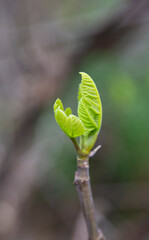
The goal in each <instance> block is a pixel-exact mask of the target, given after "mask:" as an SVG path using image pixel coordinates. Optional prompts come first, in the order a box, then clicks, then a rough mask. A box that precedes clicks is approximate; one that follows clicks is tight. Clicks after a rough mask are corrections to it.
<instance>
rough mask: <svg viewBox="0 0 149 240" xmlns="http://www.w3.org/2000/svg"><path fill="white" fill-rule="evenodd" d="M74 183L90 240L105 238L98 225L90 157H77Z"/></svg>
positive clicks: (103, 239) (102, 239)
mask: <svg viewBox="0 0 149 240" xmlns="http://www.w3.org/2000/svg"><path fill="white" fill-rule="evenodd" d="M74 185H75V186H76V189H77V192H78V196H79V200H80V203H81V207H82V211H83V214H84V218H85V221H86V225H87V229H88V234H89V240H105V238H104V235H103V233H102V231H101V230H100V229H98V227H97V223H96V219H95V210H94V203H93V197H92V191H91V186H90V175H89V158H88V157H84V158H83V159H82V158H81V159H80V158H79V157H78V158H77V171H76V173H75V180H74Z"/></svg>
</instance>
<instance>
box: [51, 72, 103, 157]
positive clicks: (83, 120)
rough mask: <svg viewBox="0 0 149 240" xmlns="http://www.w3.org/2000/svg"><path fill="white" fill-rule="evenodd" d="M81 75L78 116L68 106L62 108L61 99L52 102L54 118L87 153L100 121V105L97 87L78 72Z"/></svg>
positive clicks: (84, 74)
mask: <svg viewBox="0 0 149 240" xmlns="http://www.w3.org/2000/svg"><path fill="white" fill-rule="evenodd" d="M80 74H81V76H82V80H81V83H80V85H79V92H78V117H77V116H75V115H73V114H72V111H71V109H70V108H66V109H65V110H64V107H63V104H62V102H61V100H60V99H59V98H58V99H57V100H56V101H55V103H54V114H55V119H56V121H57V123H58V125H59V126H60V127H61V129H62V130H63V131H64V132H65V133H66V135H67V136H68V137H69V138H71V140H73V142H75V143H76V144H77V142H76V140H75V141H74V139H75V138H76V137H80V139H79V148H80V149H81V151H82V152H83V153H85V154H89V152H90V151H91V149H92V147H93V146H94V144H95V141H96V139H97V136H98V133H99V131H100V128H101V122H102V105H101V100H100V96H99V93H98V90H97V87H96V85H95V83H94V81H93V80H92V78H91V77H90V76H89V75H88V74H86V73H84V72H80Z"/></svg>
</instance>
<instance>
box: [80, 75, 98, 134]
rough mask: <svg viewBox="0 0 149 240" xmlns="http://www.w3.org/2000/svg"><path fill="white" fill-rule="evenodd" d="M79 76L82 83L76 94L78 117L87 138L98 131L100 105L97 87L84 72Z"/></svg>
mask: <svg viewBox="0 0 149 240" xmlns="http://www.w3.org/2000/svg"><path fill="white" fill-rule="evenodd" d="M80 74H81V75H82V81H81V84H80V86H79V93H78V98H79V104H78V116H79V119H80V120H81V121H82V122H83V124H84V126H85V128H86V131H85V133H84V135H85V136H88V135H90V134H92V133H93V132H94V133H95V132H98V131H99V130H100V127H101V122H102V105H101V100H100V96H99V93H98V90H97V87H96V85H95V83H94V81H93V80H92V78H91V77H90V76H89V75H88V74H86V73H84V72H80Z"/></svg>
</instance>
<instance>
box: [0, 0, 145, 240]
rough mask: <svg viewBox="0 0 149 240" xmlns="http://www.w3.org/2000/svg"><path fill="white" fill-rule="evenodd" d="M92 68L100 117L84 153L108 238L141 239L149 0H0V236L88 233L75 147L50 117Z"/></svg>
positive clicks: (73, 238)
mask: <svg viewBox="0 0 149 240" xmlns="http://www.w3.org/2000/svg"><path fill="white" fill-rule="evenodd" d="M79 71H84V72H87V73H88V74H90V75H91V76H92V78H93V79H94V81H95V82H96V85H97V87H98V89H99V92H100V95H101V99H102V103H103V124H102V129H101V132H100V135H99V138H98V142H97V144H101V145H102V149H101V150H100V151H99V152H98V153H97V154H96V155H95V156H94V157H93V158H92V159H91V161H90V164H91V168H90V173H91V182H92V188H93V195H94V199H95V206H96V216H97V220H98V224H99V226H100V227H101V228H102V229H103V232H104V234H105V235H106V237H107V240H126V239H127V240H129V239H130V240H140V239H141V240H148V239H149V211H148V210H149V146H148V145H149V0H119V1H118V0H105V1H99V0H98V1H97V0H93V1H88V0H86V1H84V0H83V1H78V0H75V1H74V0H71V1H67V0H61V1H58V0H13V1H12V0H1V1H0V240H34V239H36V240H59V239H61V240H67V239H68V240H87V232H86V227H85V224H84V220H83V218H82V215H81V213H80V205H79V201H78V198H77V194H76V190H75V187H74V186H73V178H74V172H75V170H76V160H75V158H76V156H75V151H74V148H73V146H72V143H71V142H70V141H69V139H68V138H67V137H66V136H65V135H64V133H63V132H62V131H61V130H60V129H59V127H58V126H57V124H56V122H55V119H54V115H53V103H54V101H55V99H56V98H57V97H60V98H61V99H62V100H63V102H64V105H65V107H67V106H70V107H72V109H73V113H74V114H76V112H77V91H78V84H79V83H80V75H79V74H78V72H79Z"/></svg>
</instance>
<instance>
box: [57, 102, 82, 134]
mask: <svg viewBox="0 0 149 240" xmlns="http://www.w3.org/2000/svg"><path fill="white" fill-rule="evenodd" d="M54 114H55V119H56V121H57V123H58V124H59V126H60V127H61V129H62V130H63V131H64V132H65V133H66V134H67V135H68V136H69V137H70V138H75V137H78V136H81V135H82V134H84V132H85V127H84V125H83V123H82V121H81V120H80V119H79V118H78V117H77V116H75V115H73V114H72V113H71V109H70V108H66V110H65V112H64V107H63V104H62V102H61V100H60V99H59V98H58V99H57V100H56V101H55V103H54Z"/></svg>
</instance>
